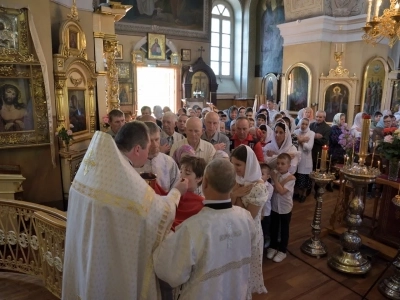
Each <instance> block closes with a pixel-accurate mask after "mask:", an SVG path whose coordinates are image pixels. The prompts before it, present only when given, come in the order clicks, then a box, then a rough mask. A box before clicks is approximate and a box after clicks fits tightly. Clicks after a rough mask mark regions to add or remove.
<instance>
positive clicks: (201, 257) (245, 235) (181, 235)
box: [153, 159, 255, 300]
mask: <svg viewBox="0 0 400 300" xmlns="http://www.w3.org/2000/svg"><path fill="white" fill-rule="evenodd" d="M221 178H224V180H221ZM234 184H235V171H234V169H233V166H232V164H231V163H230V162H229V161H228V160H226V159H215V160H212V161H211V162H210V163H209V164H208V166H207V167H206V170H205V174H204V177H203V194H204V196H205V199H206V200H205V201H204V208H203V209H202V210H201V211H200V212H199V213H198V214H197V215H194V216H192V217H191V218H189V219H187V220H186V221H184V222H183V223H182V224H181V225H180V226H178V227H177V228H176V232H175V233H174V234H170V235H169V236H168V237H167V238H166V239H165V240H164V241H163V242H162V243H161V245H160V246H159V247H158V248H157V249H156V251H155V252H154V255H153V258H154V268H155V271H156V274H157V276H158V277H159V278H160V279H162V280H164V281H166V282H167V283H168V284H170V285H171V286H172V287H174V288H176V289H175V299H178V297H179V299H213V300H219V299H220V300H225V299H230V300H233V299H238V300H243V299H246V298H247V297H248V295H247V292H248V285H249V277H250V262H251V260H252V255H253V254H252V253H254V252H255V228H254V221H253V218H252V217H251V215H250V213H249V212H248V211H246V210H244V209H242V208H240V207H236V206H234V207H232V203H231V200H230V192H231V190H232V188H233V186H234ZM252 250H253V251H252ZM250 298H251V295H250Z"/></svg>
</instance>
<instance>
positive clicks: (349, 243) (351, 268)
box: [328, 153, 380, 274]
mask: <svg viewBox="0 0 400 300" xmlns="http://www.w3.org/2000/svg"><path fill="white" fill-rule="evenodd" d="M359 157H360V163H359V164H352V165H350V166H344V167H343V169H342V172H343V174H344V177H345V179H347V180H349V181H350V182H351V183H352V185H353V187H354V190H355V191H354V197H353V199H352V200H350V202H349V206H348V211H347V215H346V217H345V220H346V223H347V226H348V230H347V231H345V232H344V233H343V234H342V235H341V237H340V243H341V249H340V250H339V251H338V252H336V253H334V254H333V255H332V256H331V257H329V259H328V265H329V266H330V267H331V268H333V269H335V270H337V271H340V272H343V273H348V274H365V273H367V272H368V271H369V270H370V269H371V263H370V262H369V261H368V260H367V259H366V258H364V257H363V256H362V255H361V253H360V251H359V248H360V246H361V245H362V242H361V237H360V235H359V234H358V227H360V225H361V223H362V216H361V215H362V212H363V210H364V204H363V201H362V198H363V194H364V193H363V190H364V189H365V188H366V187H367V186H368V184H370V183H373V182H375V179H376V177H377V176H379V175H380V171H379V169H377V168H373V167H368V166H365V165H364V162H365V157H366V155H364V153H360V154H359Z"/></svg>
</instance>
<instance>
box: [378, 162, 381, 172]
mask: <svg viewBox="0 0 400 300" xmlns="http://www.w3.org/2000/svg"><path fill="white" fill-rule="evenodd" d="M380 169H381V161H380V160H378V170H380Z"/></svg>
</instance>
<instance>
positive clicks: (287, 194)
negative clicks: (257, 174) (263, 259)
mask: <svg viewBox="0 0 400 300" xmlns="http://www.w3.org/2000/svg"><path fill="white" fill-rule="evenodd" d="M290 162H291V158H290V155H289V154H287V153H281V154H279V155H278V157H277V160H276V170H277V172H271V179H272V182H273V185H274V194H273V195H272V199H271V209H272V211H271V226H270V232H271V243H270V247H269V248H268V249H267V258H268V259H272V260H273V261H274V262H281V261H282V260H284V259H285V258H286V248H287V245H288V242H289V224H290V219H291V217H292V208H293V192H294V184H295V181H296V178H295V177H294V176H293V175H292V174H290V173H289V168H290ZM279 228H280V232H281V234H280V236H281V239H280V242H279V241H278V237H279Z"/></svg>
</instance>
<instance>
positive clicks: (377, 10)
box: [375, 0, 382, 17]
mask: <svg viewBox="0 0 400 300" xmlns="http://www.w3.org/2000/svg"><path fill="white" fill-rule="evenodd" d="M381 4H382V0H377V1H376V4H375V17H378V15H379V7H380V6H381Z"/></svg>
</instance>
